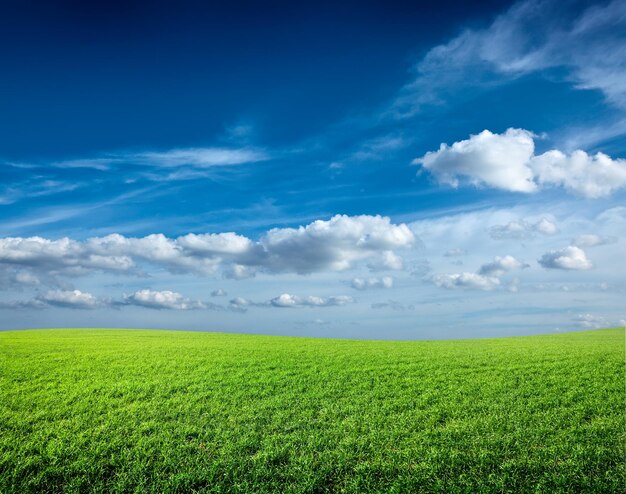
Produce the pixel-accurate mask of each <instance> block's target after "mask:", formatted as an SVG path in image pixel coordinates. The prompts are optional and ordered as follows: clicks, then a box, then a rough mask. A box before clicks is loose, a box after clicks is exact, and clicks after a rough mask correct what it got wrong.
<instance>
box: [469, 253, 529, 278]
mask: <svg viewBox="0 0 626 494" xmlns="http://www.w3.org/2000/svg"><path fill="white" fill-rule="evenodd" d="M522 267H524V264H523V263H521V262H520V261H518V260H517V259H515V258H514V257H513V256H504V257H499V256H496V257H495V259H494V260H493V261H492V262H490V263H487V264H483V265H482V266H481V267H480V269H479V271H478V274H480V275H482V276H496V277H500V276H502V275H503V274H504V273H508V272H509V271H513V270H514V269H520V268H522Z"/></svg>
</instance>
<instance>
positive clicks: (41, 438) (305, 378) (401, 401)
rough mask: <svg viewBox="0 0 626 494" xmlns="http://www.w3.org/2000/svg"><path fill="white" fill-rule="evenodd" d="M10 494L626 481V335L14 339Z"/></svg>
mask: <svg viewBox="0 0 626 494" xmlns="http://www.w3.org/2000/svg"><path fill="white" fill-rule="evenodd" d="M0 380H1V381H0V493H29V492H37V493H43V492H154V493H157V492H158V493H160V492H216V493H217V492H220V493H226V492H254V493H264V492H294V493H295V492H303V493H304V492H309V493H316V492H354V493H366V492H385V493H388V492H389V493H393V492H396V493H409V492H410V493H419V492H429V493H430V492H442V493H443V492H445V493H455V492H466V493H474V492H546V493H558V492H584V493H613V492H615V493H617V492H620V493H621V492H624V490H625V478H626V466H625V450H624V444H625V421H626V419H625V408H626V403H625V400H626V398H625V378H624V331H623V330H620V329H610V330H596V331H586V332H577V333H569V334H558V335H549V336H531V337H518V338H502V339H489V340H459V341H422V342H406V341H403V342H399V341H396V342H390V341H354V340H352V341H351V340H330V339H308V338H287V337H275V336H246V335H227V334H215V333H191V332H174V331H139V330H102V329H97V330H92V329H76V330H74V329H72V330H70V329H60V330H37V331H35V330H32V331H10V332H2V333H0Z"/></svg>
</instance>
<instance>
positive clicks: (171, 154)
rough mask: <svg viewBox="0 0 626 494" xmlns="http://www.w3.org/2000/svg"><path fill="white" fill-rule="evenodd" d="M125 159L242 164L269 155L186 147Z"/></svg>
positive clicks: (174, 164) (173, 164)
mask: <svg viewBox="0 0 626 494" xmlns="http://www.w3.org/2000/svg"><path fill="white" fill-rule="evenodd" d="M124 159H126V160H130V161H134V162H137V163H140V164H145V165H156V166H163V167H178V166H186V165H187V166H193V167H197V168H207V167H213V166H227V165H240V164H243V163H253V162H256V161H263V160H266V159H268V157H267V155H266V154H265V153H263V152H261V151H258V150H254V149H229V148H185V149H170V150H168V151H162V152H143V153H136V154H132V155H127V156H124Z"/></svg>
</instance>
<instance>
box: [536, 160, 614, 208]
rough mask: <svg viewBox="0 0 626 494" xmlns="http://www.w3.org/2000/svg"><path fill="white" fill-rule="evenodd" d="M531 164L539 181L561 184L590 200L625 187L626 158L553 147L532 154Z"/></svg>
mask: <svg viewBox="0 0 626 494" xmlns="http://www.w3.org/2000/svg"><path fill="white" fill-rule="evenodd" d="M530 166H531V167H532V169H533V172H534V174H535V179H536V181H537V183H539V184H541V185H557V186H561V187H564V188H565V189H566V190H569V191H570V192H574V193H575V194H577V195H580V196H583V197H588V198H591V199H596V198H598V197H606V196H609V195H611V194H612V193H613V192H615V191H616V190H619V189H622V188H623V187H624V186H626V160H623V159H612V158H610V157H609V156H607V155H606V154H603V153H597V154H595V155H593V156H591V155H589V154H587V153H585V152H584V151H581V150H577V151H574V152H573V153H572V154H570V155H566V154H565V153H562V152H561V151H557V150H552V151H548V152H546V153H543V154H541V155H539V156H535V157H533V159H532V160H531V163H530Z"/></svg>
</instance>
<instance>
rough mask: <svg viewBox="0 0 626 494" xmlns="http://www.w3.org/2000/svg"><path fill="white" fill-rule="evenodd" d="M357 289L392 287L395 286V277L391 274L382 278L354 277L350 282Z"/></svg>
mask: <svg viewBox="0 0 626 494" xmlns="http://www.w3.org/2000/svg"><path fill="white" fill-rule="evenodd" d="M350 285H351V286H352V288H354V289H355V290H367V289H368V288H391V287H392V286H393V278H392V277H391V276H383V277H382V278H377V277H374V276H372V277H369V278H359V277H356V278H352V281H351V283H350Z"/></svg>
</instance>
